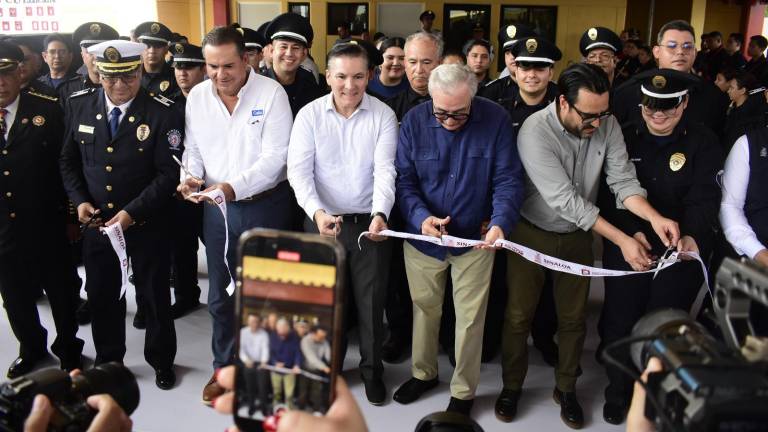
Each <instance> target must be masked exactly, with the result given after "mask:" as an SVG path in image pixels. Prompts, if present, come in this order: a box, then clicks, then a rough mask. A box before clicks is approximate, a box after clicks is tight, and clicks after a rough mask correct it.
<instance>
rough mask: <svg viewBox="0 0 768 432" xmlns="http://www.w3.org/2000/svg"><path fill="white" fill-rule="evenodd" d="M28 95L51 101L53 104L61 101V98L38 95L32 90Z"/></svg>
mask: <svg viewBox="0 0 768 432" xmlns="http://www.w3.org/2000/svg"><path fill="white" fill-rule="evenodd" d="M27 94H29V95H32V96H37V97H39V98H40V99H45V100H49V101H53V102H58V101H59V98H57V97H56V96H49V95H47V94H43V93H38V92H35V91H32V90H30V91H28V92H27Z"/></svg>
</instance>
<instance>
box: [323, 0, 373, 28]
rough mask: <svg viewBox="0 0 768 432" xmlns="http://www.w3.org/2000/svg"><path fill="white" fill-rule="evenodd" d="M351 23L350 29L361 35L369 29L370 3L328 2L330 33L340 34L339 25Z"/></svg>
mask: <svg viewBox="0 0 768 432" xmlns="http://www.w3.org/2000/svg"><path fill="white" fill-rule="evenodd" d="M344 23H347V24H349V31H350V33H351V34H352V35H354V36H360V35H361V34H362V33H363V32H367V31H368V3H328V35H329V36H333V35H336V34H338V31H337V29H338V27H339V26H340V25H342V24H344Z"/></svg>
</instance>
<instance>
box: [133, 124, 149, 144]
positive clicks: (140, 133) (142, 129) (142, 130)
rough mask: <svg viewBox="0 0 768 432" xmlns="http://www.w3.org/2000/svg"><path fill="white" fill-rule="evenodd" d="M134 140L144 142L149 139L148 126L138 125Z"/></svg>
mask: <svg viewBox="0 0 768 432" xmlns="http://www.w3.org/2000/svg"><path fill="white" fill-rule="evenodd" d="M136 138H138V139H139V141H145V140H146V139H147V138H149V125H147V124H142V125H139V127H137V128H136Z"/></svg>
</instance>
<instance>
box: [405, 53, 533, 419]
mask: <svg viewBox="0 0 768 432" xmlns="http://www.w3.org/2000/svg"><path fill="white" fill-rule="evenodd" d="M476 91H477V80H476V78H475V76H474V74H473V73H472V72H471V71H470V70H469V69H467V68H466V67H465V66H461V65H441V66H438V67H437V68H435V70H433V71H432V74H431V75H430V78H429V93H430V95H431V96H432V100H431V101H429V102H426V103H423V104H421V105H419V106H417V107H415V108H413V109H412V110H410V111H409V112H408V114H407V115H406V116H405V118H404V119H403V122H402V124H401V128H400V138H399V140H398V148H397V156H396V159H395V167H396V168H397V183H396V186H397V187H396V194H397V202H398V206H399V208H400V211H401V213H402V215H403V217H404V218H405V229H406V231H407V232H409V233H412V234H422V235H429V236H434V237H440V236H441V235H442V234H444V233H446V232H447V233H450V234H451V235H453V236H456V237H462V238H466V239H483V240H485V243H484V244H483V245H481V246H478V247H476V248H474V249H471V248H454V249H446V248H443V247H441V246H437V245H434V244H431V243H427V242H420V241H410V240H409V241H408V242H407V243H406V244H405V246H404V249H405V251H404V253H405V263H406V264H405V267H406V274H407V276H408V282H409V285H410V292H411V297H412V298H413V305H414V307H413V327H414V329H413V338H414V340H413V360H412V368H411V371H412V374H413V377H412V378H411V379H410V380H408V381H407V382H406V383H405V384H403V385H402V386H401V387H400V388H399V389H398V390H397V391H396V392H395V394H394V397H393V398H394V400H396V401H397V402H400V403H403V404H407V403H410V402H413V401H415V400H416V399H418V398H419V397H420V396H421V395H422V394H423V393H424V392H426V391H427V390H429V389H431V388H434V387H435V386H436V385H437V384H438V378H437V346H438V333H439V330H440V317H441V313H442V306H443V294H444V292H445V282H446V279H447V277H448V275H449V273H448V271H449V268H450V274H451V278H452V282H453V300H454V305H455V306H454V307H455V311H456V348H455V351H456V369H455V370H454V374H453V378H452V380H451V400H450V404H449V405H448V411H455V412H460V413H463V414H466V415H469V414H470V411H471V409H472V403H473V401H474V397H475V390H476V388H477V383H478V380H479V376H480V355H479V352H480V350H481V348H482V340H483V322H484V319H485V311H486V307H487V303H488V286H489V283H490V279H491V270H492V265H493V258H494V250H495V246H494V244H495V242H496V240H500V239H504V238H505V236H506V235H508V234H509V232H510V231H511V230H512V228H513V227H514V225H515V223H516V222H517V219H518V212H519V209H520V203H521V202H522V200H523V192H524V191H523V172H522V168H521V164H520V159H519V157H518V154H517V146H516V144H515V140H514V136H513V133H512V125H511V122H510V120H509V115H508V114H507V113H506V111H505V110H504V109H503V108H501V107H500V106H499V105H497V104H495V103H493V102H491V101H488V100H486V99H483V98H476V97H475V93H476ZM486 223H487V226H488V231H487V233H486V234H485V236H483V235H482V234H481V233H482V227H483V225H484V224H486Z"/></svg>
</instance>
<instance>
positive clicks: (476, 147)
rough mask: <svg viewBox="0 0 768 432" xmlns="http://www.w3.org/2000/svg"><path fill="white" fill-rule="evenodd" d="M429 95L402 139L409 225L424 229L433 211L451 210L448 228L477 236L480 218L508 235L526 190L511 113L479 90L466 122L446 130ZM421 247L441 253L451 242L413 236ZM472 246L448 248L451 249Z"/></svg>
mask: <svg viewBox="0 0 768 432" xmlns="http://www.w3.org/2000/svg"><path fill="white" fill-rule="evenodd" d="M432 110H433V106H432V102H431V101H429V102H425V103H423V104H421V105H418V106H417V107H415V108H413V109H411V110H410V111H409V112H408V114H406V116H405V117H404V118H403V122H402V124H401V126H400V137H399V140H398V144H397V157H396V159H395V167H396V168H397V182H396V197H397V204H398V206H399V208H400V211H401V212H402V214H403V217H404V218H405V220H406V230H407V232H410V233H414V234H421V224H422V222H424V220H425V219H426V218H427V217H429V216H436V217H440V218H444V217H446V216H450V217H451V221H450V223H449V224H448V225H446V226H445V230H446V231H447V232H448V234H450V235H453V236H457V237H463V238H467V239H479V238H480V230H481V227H482V225H483V222H486V221H490V223H489V225H488V227H489V228H490V227H492V226H498V227H499V228H501V229H502V231H503V232H504V235H505V236H508V235H509V233H510V231H511V230H512V228H513V227H514V225H515V223H516V222H517V219H518V217H519V210H520V205H521V204H522V201H523V197H524V182H523V169H522V165H521V163H520V157H519V156H518V153H517V144H516V140H515V136H514V132H513V130H512V123H511V121H510V119H509V114H507V112H506V111H505V110H504V108H502V107H501V106H499V105H497V104H495V103H493V102H491V101H489V100H486V99H483V98H479V97H475V98H474V99H473V100H472V108H471V111H470V113H471V114H470V117H469V119H468V120H467V123H466V124H465V125H464V126H463V127H462V128H461V129H459V130H458V131H455V132H451V131H448V130H446V129H445V128H444V127H443V126H442V125H441V124H440V122H438V121H437V119H435V117H434V116H433V115H432ZM411 244H412V245H413V246H414V247H415V248H416V249H418V250H419V251H421V252H422V253H424V254H426V255H429V256H431V257H434V258H437V259H440V260H443V259H445V256H446V254H447V252H448V250H447V249H446V248H443V247H440V246H436V245H432V244H430V243H426V242H420V241H412V242H411ZM467 250H468V249H451V250H450V252H451V254H452V255H458V254H461V253H464V252H466V251H467Z"/></svg>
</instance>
